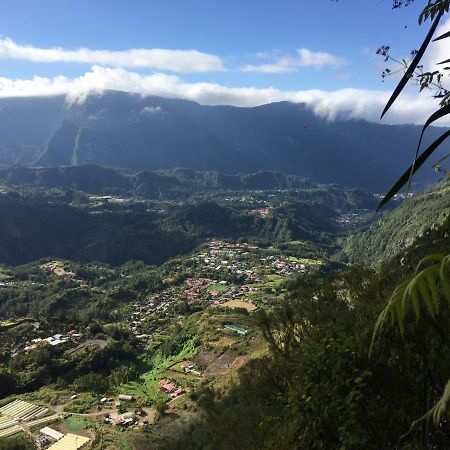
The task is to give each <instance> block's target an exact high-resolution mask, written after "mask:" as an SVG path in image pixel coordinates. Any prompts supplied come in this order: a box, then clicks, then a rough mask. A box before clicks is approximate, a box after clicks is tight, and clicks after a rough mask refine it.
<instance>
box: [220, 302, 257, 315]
mask: <svg viewBox="0 0 450 450" xmlns="http://www.w3.org/2000/svg"><path fill="white" fill-rule="evenodd" d="M220 306H222V307H224V308H231V309H236V308H243V309H246V310H247V311H248V312H252V311H255V310H256V309H257V307H256V306H255V305H254V304H253V303H250V302H246V301H244V300H229V301H227V302H225V303H222V304H221V305H220Z"/></svg>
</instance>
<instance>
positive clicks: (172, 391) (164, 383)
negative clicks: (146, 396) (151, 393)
mask: <svg viewBox="0 0 450 450" xmlns="http://www.w3.org/2000/svg"><path fill="white" fill-rule="evenodd" d="M159 390H160V391H161V392H164V393H165V394H167V395H168V396H169V397H170V398H177V397H179V396H180V395H182V394H184V393H185V392H186V391H185V389H183V388H182V387H180V386H177V385H176V384H175V383H173V382H172V381H170V380H169V379H167V378H163V379H162V380H161V381H160V382H159Z"/></svg>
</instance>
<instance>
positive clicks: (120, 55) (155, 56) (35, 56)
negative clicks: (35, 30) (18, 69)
mask: <svg viewBox="0 0 450 450" xmlns="http://www.w3.org/2000/svg"><path fill="white" fill-rule="evenodd" d="M0 58H3V59H21V60H26V61H32V62H46V63H53V62H67V63H87V64H100V65H106V66H113V67H136V68H137V67H139V68H151V69H157V70H170V71H174V72H208V71H223V70H225V69H224V66H223V63H222V60H221V58H220V57H219V56H216V55H211V54H208V53H202V52H199V51H197V50H166V49H160V48H154V49H130V50H124V51H110V50H91V49H88V48H80V49H77V50H67V49H63V48H60V47H55V48H38V47H32V46H25V45H20V44H17V43H16V42H14V41H13V40H11V39H9V38H6V39H0Z"/></svg>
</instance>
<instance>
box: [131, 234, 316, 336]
mask: <svg viewBox="0 0 450 450" xmlns="http://www.w3.org/2000/svg"><path fill="white" fill-rule="evenodd" d="M274 253H276V252H274V251H272V252H267V251H265V250H263V249H261V248H260V247H258V246H256V245H254V244H249V243H236V242H227V241H220V240H212V241H210V242H209V243H208V245H207V246H206V248H205V249H203V250H202V251H200V252H197V253H195V254H193V255H192V256H191V257H189V258H188V259H187V263H186V265H187V267H188V268H190V270H191V271H192V272H195V273H196V274H197V276H196V277H193V276H191V277H188V278H186V279H185V280H184V282H183V284H182V285H180V286H170V287H168V288H167V289H165V290H163V291H162V292H158V293H153V294H150V295H149V296H148V297H147V298H146V299H145V301H143V302H141V303H135V304H133V305H132V308H133V311H132V313H131V315H130V316H129V317H128V318H127V321H128V323H129V324H130V326H131V329H132V331H133V333H134V334H135V335H136V336H137V337H138V338H139V339H142V340H144V341H148V340H149V339H150V338H151V336H150V335H148V334H146V332H145V330H146V328H147V327H146V323H147V321H148V319H149V318H153V317H158V316H161V315H170V314H171V313H173V309H174V307H175V305H177V304H178V303H179V302H182V301H184V302H187V303H188V304H189V305H195V306H198V307H201V308H207V307H224V308H231V309H236V308H242V309H245V310H247V311H248V312H252V311H254V310H256V309H257V308H258V307H259V306H261V305H262V304H264V302H267V301H269V299H270V298H271V295H272V294H273V291H275V290H276V289H277V288H279V287H280V286H281V285H282V283H283V281H284V280H285V279H286V278H288V277H291V276H294V275H298V274H302V273H305V272H307V270H308V268H311V267H312V266H317V265H319V264H320V261H319V260H308V259H304V260H299V259H298V258H293V257H287V256H280V255H277V254H274Z"/></svg>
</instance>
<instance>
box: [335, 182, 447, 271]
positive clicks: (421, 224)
mask: <svg viewBox="0 0 450 450" xmlns="http://www.w3.org/2000/svg"><path fill="white" fill-rule="evenodd" d="M449 212H450V181H448V180H447V181H444V182H441V183H440V184H438V185H437V186H435V187H434V188H433V189H431V190H429V191H426V192H424V193H422V194H419V195H417V196H415V197H412V198H409V199H408V200H405V201H404V202H403V204H402V205H401V206H399V207H398V208H396V209H394V210H393V211H390V212H388V213H386V214H385V215H384V216H383V217H382V218H381V219H380V220H378V221H377V222H375V223H373V224H372V225H371V226H370V227H369V228H367V229H365V230H363V231H360V232H357V233H354V234H352V235H350V236H349V237H348V238H347V239H346V240H345V242H344V245H343V253H344V255H345V258H347V259H348V261H349V262H350V263H356V262H364V263H367V264H370V265H374V264H378V263H379V262H381V260H382V259H388V258H390V257H392V256H394V255H395V254H397V253H398V252H400V251H401V250H403V249H406V248H408V247H410V246H411V245H412V243H413V242H414V240H415V239H416V238H418V237H421V236H422V235H423V234H426V233H428V232H429V231H430V230H433V229H436V228H437V227H438V226H439V225H441V224H442V223H443V222H444V221H445V219H446V218H447V217H448V214H449Z"/></svg>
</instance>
